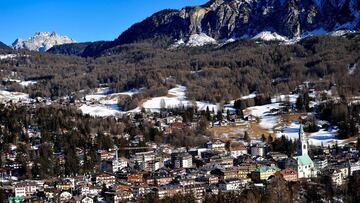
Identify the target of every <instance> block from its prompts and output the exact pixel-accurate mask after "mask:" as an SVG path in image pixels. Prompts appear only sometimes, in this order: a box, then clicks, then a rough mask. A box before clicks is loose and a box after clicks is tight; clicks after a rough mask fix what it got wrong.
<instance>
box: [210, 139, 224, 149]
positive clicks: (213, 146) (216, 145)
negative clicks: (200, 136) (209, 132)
mask: <svg viewBox="0 0 360 203" xmlns="http://www.w3.org/2000/svg"><path fill="white" fill-rule="evenodd" d="M207 148H208V149H211V150H215V151H225V143H224V142H222V141H220V140H216V141H215V142H208V143H207Z"/></svg>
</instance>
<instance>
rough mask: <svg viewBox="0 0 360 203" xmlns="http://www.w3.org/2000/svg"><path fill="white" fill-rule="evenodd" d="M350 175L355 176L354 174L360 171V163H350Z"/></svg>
mask: <svg viewBox="0 0 360 203" xmlns="http://www.w3.org/2000/svg"><path fill="white" fill-rule="evenodd" d="M348 165H349V175H351V176H352V175H353V174H354V172H356V171H360V162H359V161H357V162H349V164H348Z"/></svg>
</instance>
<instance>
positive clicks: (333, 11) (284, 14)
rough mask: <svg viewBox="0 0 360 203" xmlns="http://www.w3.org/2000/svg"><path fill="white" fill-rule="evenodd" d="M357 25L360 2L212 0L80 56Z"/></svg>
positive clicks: (289, 36) (162, 15)
mask: <svg viewBox="0 0 360 203" xmlns="http://www.w3.org/2000/svg"><path fill="white" fill-rule="evenodd" d="M359 29H360V1H359V0H211V1H210V2H208V3H206V4H204V5H201V6H197V7H186V8H183V9H181V10H163V11H160V12H157V13H155V14H153V15H152V16H150V17H148V18H147V19H145V20H144V21H142V22H139V23H137V24H134V25H133V26H131V27H130V28H129V29H128V30H126V31H125V32H123V33H122V34H121V35H120V36H119V37H118V38H117V39H115V40H114V41H111V42H95V43H92V44H90V45H89V46H87V47H86V48H85V49H83V50H84V51H83V52H82V53H79V55H82V56H97V55H101V54H104V53H105V52H106V51H105V50H108V49H111V48H113V47H115V46H117V45H121V44H126V43H132V42H136V41H141V40H146V39H154V38H162V37H164V38H166V39H170V40H173V41H174V44H173V46H171V47H176V46H183V45H185V46H203V45H206V44H214V43H216V42H218V43H222V42H226V41H231V40H234V39H243V38H245V39H246V38H254V39H262V40H269V41H272V40H279V41H284V40H297V39H301V38H303V37H306V36H309V35H323V34H327V33H330V32H333V31H337V30H352V31H354V30H355V31H359ZM71 46H72V45H70V46H68V47H65V48H66V49H69V47H70V48H71ZM74 46H76V45H74ZM63 47H64V46H60V48H58V50H60V51H61V50H62V48H63ZM77 50H78V49H77ZM81 50H82V49H81ZM68 52H70V51H66V53H68Z"/></svg>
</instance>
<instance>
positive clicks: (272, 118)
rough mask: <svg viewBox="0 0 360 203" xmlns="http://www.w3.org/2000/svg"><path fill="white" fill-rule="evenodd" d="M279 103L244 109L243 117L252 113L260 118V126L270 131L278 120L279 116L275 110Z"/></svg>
mask: <svg viewBox="0 0 360 203" xmlns="http://www.w3.org/2000/svg"><path fill="white" fill-rule="evenodd" d="M280 107H281V106H280V103H274V104H266V105H262V106H253V107H249V108H247V109H246V111H245V112H248V113H245V117H247V116H249V115H252V116H255V117H257V118H259V119H260V123H259V125H260V127H261V128H263V129H267V130H270V131H272V129H273V128H274V127H275V126H276V125H277V124H278V123H279V122H280V117H279V116H278V115H276V113H275V112H276V111H273V112H272V110H276V109H279V108H280Z"/></svg>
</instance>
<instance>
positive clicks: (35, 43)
mask: <svg viewBox="0 0 360 203" xmlns="http://www.w3.org/2000/svg"><path fill="white" fill-rule="evenodd" d="M75 42H76V41H74V40H72V39H71V38H69V37H68V36H63V35H59V34H57V33H56V32H52V33H50V32H36V33H35V35H34V36H33V37H31V38H29V39H27V40H23V39H21V38H18V39H16V40H15V42H14V43H13V44H12V47H13V49H28V50H31V51H40V52H45V51H47V50H49V49H50V48H52V47H53V46H55V45H62V44H70V43H75Z"/></svg>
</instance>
